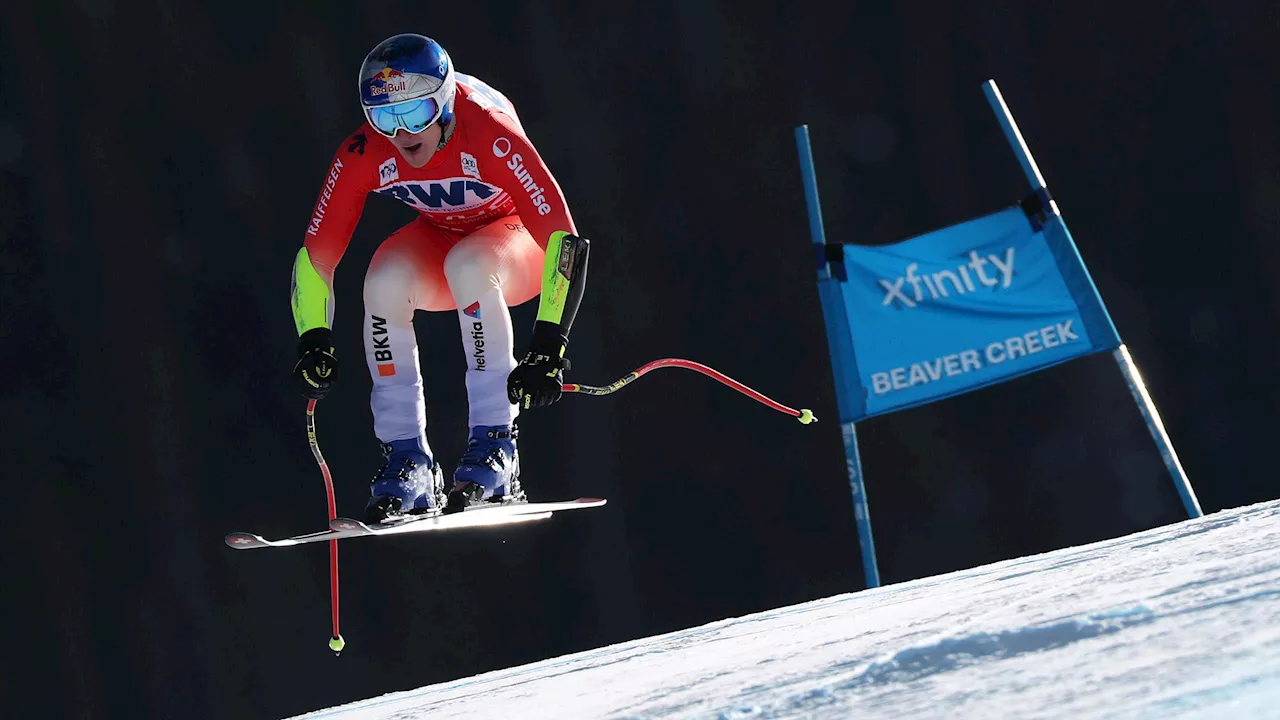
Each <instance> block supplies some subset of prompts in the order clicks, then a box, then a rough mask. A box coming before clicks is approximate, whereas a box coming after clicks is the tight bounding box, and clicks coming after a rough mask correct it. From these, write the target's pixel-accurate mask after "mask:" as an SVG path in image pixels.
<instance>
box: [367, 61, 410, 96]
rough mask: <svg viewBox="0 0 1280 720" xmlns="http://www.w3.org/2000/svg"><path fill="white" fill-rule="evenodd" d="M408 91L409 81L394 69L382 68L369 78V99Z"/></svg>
mask: <svg viewBox="0 0 1280 720" xmlns="http://www.w3.org/2000/svg"><path fill="white" fill-rule="evenodd" d="M408 89H409V79H408V78H406V77H405V76H404V73H402V72H400V71H399V70H396V69H394V68H389V67H384V68H382V69H381V70H379V71H378V72H377V73H376V74H374V76H373V77H371V78H369V95H370V96H371V97H377V96H379V95H390V94H391V93H398V92H405V91H406V90H408Z"/></svg>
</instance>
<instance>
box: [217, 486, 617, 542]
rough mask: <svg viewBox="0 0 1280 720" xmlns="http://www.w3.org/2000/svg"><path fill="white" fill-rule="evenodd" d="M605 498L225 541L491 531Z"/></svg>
mask: <svg viewBox="0 0 1280 720" xmlns="http://www.w3.org/2000/svg"><path fill="white" fill-rule="evenodd" d="M606 502H607V500H605V499H604V498H578V499H576V500H567V501H560V502H534V503H531V502H519V503H505V504H492V505H490V504H477V505H472V506H469V507H467V508H466V509H464V510H462V511H461V512H456V513H452V514H448V515H445V514H441V513H440V512H439V511H436V512H432V513H425V514H422V515H404V516H400V517H398V518H396V519H395V520H391V521H387V522H381V523H375V524H372V525H370V524H366V523H363V522H361V521H359V520H356V519H354V518H345V517H339V518H334V519H333V520H331V521H330V522H329V529H328V530H323V531H320V532H313V533H307V534H305V535H295V536H293V537H288V538H283V539H280V540H268V539H266V538H264V537H262V536H261V535H255V534H253V533H247V532H232V533H228V534H227V535H226V537H225V538H224V541H225V542H226V544H227V546H228V547H231V548H234V549H236V550H253V549H256V548H264V547H291V546H293V545H305V544H307V543H315V542H325V541H328V540H345V539H350V538H357V537H370V536H374V535H398V534H402V533H416V532H429V531H433V530H457V529H463V528H476V527H494V526H499V525H511V524H515V523H522V522H532V521H534V520H545V519H547V518H549V517H551V515H552V513H556V512H561V511H565V510H580V509H584V508H593V507H600V506H601V505H604V504H605V503H606Z"/></svg>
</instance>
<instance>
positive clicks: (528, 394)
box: [507, 345, 569, 410]
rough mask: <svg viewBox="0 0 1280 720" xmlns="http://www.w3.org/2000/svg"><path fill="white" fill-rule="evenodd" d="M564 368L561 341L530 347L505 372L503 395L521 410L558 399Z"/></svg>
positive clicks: (564, 359) (566, 366)
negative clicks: (509, 372)
mask: <svg viewBox="0 0 1280 720" xmlns="http://www.w3.org/2000/svg"><path fill="white" fill-rule="evenodd" d="M568 369H569V361H568V360H567V359H566V358H565V357H564V346H563V345H559V346H558V347H555V348H552V347H543V348H530V349H529V352H528V353H526V354H525V356H524V359H523V360H521V361H520V364H519V365H517V366H516V369H515V370H512V371H511V374H510V375H508V376H507V399H508V400H510V401H511V402H512V403H513V404H515V405H519V406H520V409H522V410H529V409H531V408H538V407H546V406H547V405H551V404H552V403H554V402H556V401H557V400H559V399H560V394H561V392H562V390H563V385H564V371H565V370H568Z"/></svg>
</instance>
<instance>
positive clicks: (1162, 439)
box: [982, 80, 1204, 518]
mask: <svg viewBox="0 0 1280 720" xmlns="http://www.w3.org/2000/svg"><path fill="white" fill-rule="evenodd" d="M982 89H983V92H985V93H986V95H987V102H988V103H990V104H991V110H992V111H993V112H995V114H996V119H997V120H999V121H1000V127H1001V128H1002V129H1003V130H1004V136H1005V138H1006V139H1007V140H1008V141H1009V146H1010V147H1012V148H1013V154H1014V155H1016V156H1017V157H1018V163H1019V164H1020V165H1022V172H1023V174H1024V175H1026V176H1027V182H1029V183H1031V189H1032V190H1040V189H1042V188H1044V187H1045V184H1044V176H1043V175H1041V174H1040V168H1039V167H1038V166H1037V165H1036V161H1035V160H1034V159H1033V158H1032V157H1031V150H1030V148H1028V147H1027V143H1026V141H1025V140H1023V139H1022V133H1021V132H1020V131H1019V130H1018V124H1017V123H1016V122H1014V121H1013V114H1012V113H1010V112H1009V106H1008V105H1006V104H1005V102H1004V97H1003V96H1002V95H1001V94H1000V88H998V87H996V81H995V80H988V81H987V82H986V83H985V84H983V86H982ZM1049 211H1050V212H1052V213H1053V214H1054V215H1061V214H1062V213H1061V212H1060V211H1059V210H1058V205H1057V203H1056V202H1053V201H1050V202H1049ZM1112 356H1113V357H1114V358H1115V361H1116V364H1117V365H1119V366H1120V372H1121V373H1122V374H1123V375H1124V379H1125V382H1126V383H1128V385H1129V392H1130V393H1131V394H1132V395H1133V400H1134V402H1135V403H1137V405H1138V409H1139V410H1141V411H1142V419H1143V420H1145V421H1146V423H1147V430H1148V431H1149V432H1150V433H1151V438H1152V439H1153V440H1155V442H1156V447H1157V448H1159V450H1160V457H1161V458H1162V459H1164V464H1165V467H1167V468H1169V474H1170V475H1172V476H1173V485H1174V487H1175V488H1176V489H1177V490H1178V497H1180V498H1181V499H1182V506H1183V507H1184V508H1186V511H1187V515H1188V516H1190V517H1193V518H1197V517H1201V516H1203V515H1204V512H1203V511H1202V510H1201V509H1200V500H1199V499H1197V498H1196V492H1195V490H1193V489H1192V488H1191V481H1190V480H1188V479H1187V473H1186V472H1185V471H1184V470H1183V469H1182V463H1181V462H1180V461H1179V460H1178V453H1177V452H1175V451H1174V449H1173V441H1172V440H1170V439H1169V434H1168V433H1167V432H1165V429H1164V422H1162V421H1161V420H1160V412H1159V411H1158V410H1156V404H1155V401H1154V400H1152V399H1151V394H1150V393H1148V392H1147V386H1146V384H1145V383H1143V382H1142V376H1141V375H1140V374H1139V373H1138V366H1137V364H1136V363H1134V362H1133V356H1132V355H1130V354H1129V348H1128V347H1127V346H1126V345H1125V344H1124V343H1121V344H1120V347H1118V348H1116V350H1115V351H1114V352H1113V353H1112Z"/></svg>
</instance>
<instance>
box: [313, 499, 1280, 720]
mask: <svg viewBox="0 0 1280 720" xmlns="http://www.w3.org/2000/svg"><path fill="white" fill-rule="evenodd" d="M855 716H856V717H859V718H874V717H895V718H897V717H931V718H934V717H946V718H967V717H972V718H1022V717H1027V718H1032V717H1034V718H1050V717H1052V718H1193V717H1194V718H1254V717H1271V718H1280V502H1271V503H1264V504H1260V505H1254V506H1250V507H1245V508H1239V509H1235V510H1229V511H1223V512H1219V513H1215V514H1213V515H1210V516H1208V517H1204V518H1200V519H1197V520H1192V521H1187V522H1182V523H1178V524H1176V525H1170V526H1166V527H1162V528H1157V529H1155V530H1150V531H1147V532H1143V533H1138V534H1136V535H1130V536H1128V537H1123V538H1118V539H1115V540H1108V541H1104V542H1100V543H1095V544H1093V545H1087V546H1082V547H1075V548H1068V549H1065V550H1060V551H1056V552H1051V553H1046V554H1044V555H1038V556H1034V557H1025V558H1018V559H1015V560H1009V561H1005V562H1000V563H996V564H993V565H987V566H983V567H979V568H974V569H972V570H964V571H960V572H955V573H951V574H948V575H941V576H938V577H932V578H925V579H922V580H917V581H914V582H909V583H903V584H900V585H892V586H888V587H884V588H879V589H876V590H868V591H863V592H858V593H852V594H847V595H839V596H836V597H831V598H827V599H825V600H818V601H814V602H810V603H805V604H803V605H796V606H793V607H787V608H781V609H778V610H773V611H769V612H764V613H759V614H756V615H750V616H747V617H742V618H734V619H729V620H723V621H720V622H716V623H712V624H710V625H705V626H703V627H698V628H693V629H690V630H684V631H681V632H675V633H670V634H667V635H661V636H658V637H652V638H646V639H642V640H636V641H632V642H628V643H623V644H619V645H613V646H609V647H604V648H600V649H598V650H591V651H588V652H582V653H578V654H575V655H568V656H565V657H561V658H556V659H552V660H546V661H543V662H539V663H534V664H531V665H525V666H523V667H516V668H512V669H509V670H501V671H495V672H491V673H486V674H484V675H478V676H476V677H472V678H467V679H463V680H457V681H454V682H448V683H442V684H438V685H432V686H428V687H424V688H421V689H418V690H412V691H408V692H402V693H394V694H391V695H386V696H383V697H379V698H374V699H371V700H366V701H363V702H359V703H355V704H351V705H346V706H342V707H338V708H333V709H329V710H323V711H319V712H315V713H311V714H309V715H305V716H303V717H305V718H333V719H337V720H374V719H375V718H377V719H384V718H385V719H387V720H390V719H391V718H395V719H396V720H416V719H418V718H433V719H434V718H522V719H524V718H530V719H531V718H557V719H563V718H676V717H678V718H718V719H725V720H728V719H729V718H753V719H754V718H846V717H855Z"/></svg>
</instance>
